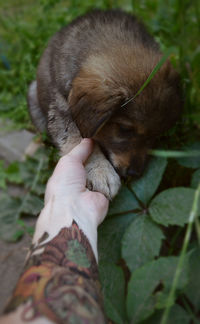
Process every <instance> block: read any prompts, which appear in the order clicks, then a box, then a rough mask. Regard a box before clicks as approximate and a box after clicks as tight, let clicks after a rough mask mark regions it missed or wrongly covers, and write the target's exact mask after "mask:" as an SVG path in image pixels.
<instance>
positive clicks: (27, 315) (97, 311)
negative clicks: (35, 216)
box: [3, 209, 105, 324]
mask: <svg viewBox="0 0 200 324" xmlns="http://www.w3.org/2000/svg"><path fill="white" fill-rule="evenodd" d="M45 213H46V209H44V210H43V215H41V217H40V219H39V222H40V224H39V227H38V229H37V227H36V233H35V237H34V245H33V246H32V248H31V250H30V254H29V257H28V259H27V262H26V265H25V269H24V272H23V274H22V276H21V277H20V280H19V282H18V284H17V287H16V289H15V291H14V294H13V296H12V298H11V300H10V302H9V304H8V306H7V308H6V310H5V314H8V315H9V316H8V317H7V323H9V322H8V320H9V317H10V319H11V318H12V317H13V315H14V317H15V321H14V320H11V322H12V323H13V322H15V323H24V322H29V321H30V322H31V323H38V324H39V323H52V322H53V323H105V318H104V313H103V308H102V299H101V292H100V284H99V281H98V269H97V262H96V259H95V255H94V252H93V250H92V248H91V244H90V241H89V240H88V237H87V236H88V235H89V236H90V234H88V233H87V236H86V235H85V234H84V233H83V231H82V230H81V229H80V227H84V225H81V224H80V225H79V224H77V222H75V220H74V217H71V218H70V217H69V215H68V217H67V218H65V220H66V221H65V223H64V222H62V224H63V223H64V224H65V225H64V226H63V227H61V228H59V226H58V225H59V224H58V223H59V215H58V219H57V221H58V223H56V224H57V225H55V226H54V228H53V227H52V224H51V222H49V224H51V230H50V228H49V230H48V231H45V230H44V229H45V227H46V226H47V228H48V227H49V226H50V225H49V224H48V223H47V224H45V220H46V221H47V219H46V217H47V216H45V215H44V214H45ZM48 217H50V214H49V216H48ZM49 221H50V220H49ZM70 222H71V223H70ZM67 225H68V226H67ZM60 226H61V223H60ZM41 229H42V230H41ZM56 230H57V231H58V232H57V234H55V233H56V232H55V231H56ZM94 231H96V229H94V228H93V237H90V239H92V240H93V241H94V237H95V235H96V234H95V233H94ZM53 233H54V234H55V235H54V234H53ZM40 234H41V236H40V237H39V235H40ZM93 244H94V243H93ZM16 318H18V319H19V322H17V321H16ZM20 321H21V322H20ZM3 323H6V320H4V322H3Z"/></svg>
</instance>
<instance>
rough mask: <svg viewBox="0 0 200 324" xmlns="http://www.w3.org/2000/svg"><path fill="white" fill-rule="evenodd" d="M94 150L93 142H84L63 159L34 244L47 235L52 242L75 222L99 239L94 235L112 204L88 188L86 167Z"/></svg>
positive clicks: (52, 181) (49, 190)
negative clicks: (61, 230) (62, 229)
mask: <svg viewBox="0 0 200 324" xmlns="http://www.w3.org/2000/svg"><path fill="white" fill-rule="evenodd" d="M92 147H93V144H92V140H90V139H83V140H82V142H81V143H80V144H79V145H77V146H76V147H75V148H74V149H73V150H72V151H71V152H70V153H68V154H67V155H65V156H63V157H62V158H60V160H59V162H58V164H57V166H56V168H55V170H54V172H53V175H52V176H51V178H50V179H49V181H48V184H47V188H46V193H45V207H44V209H43V211H42V213H41V214H40V217H39V219H38V222H37V226H36V232H35V235H34V239H33V241H34V242H36V241H37V240H39V238H40V237H41V236H42V233H44V232H47V233H48V234H49V238H48V240H49V239H51V238H52V237H54V236H55V235H57V234H58V232H59V231H60V229H61V228H63V227H69V226H71V224H72V221H73V220H74V221H75V222H76V223H77V224H78V225H79V227H80V228H81V229H82V230H83V231H84V233H85V234H86V236H87V237H88V238H89V239H90V238H91V237H93V239H92V241H94V240H95V239H96V238H95V237H94V232H96V229H97V226H98V225H99V224H100V223H101V222H102V221H103V220H104V218H105V216H106V213H107V210H108V200H107V199H106V197H105V196H104V195H103V194H101V193H99V192H93V191H89V190H88V189H87V188H86V172H85V168H84V165H83V163H84V162H85V161H86V160H87V158H88V157H89V155H90V154H91V152H92ZM95 235H96V234H95ZM90 241H91V239H90ZM91 244H92V243H91ZM92 245H93V244H92Z"/></svg>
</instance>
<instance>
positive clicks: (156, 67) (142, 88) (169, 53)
mask: <svg viewBox="0 0 200 324" xmlns="http://www.w3.org/2000/svg"><path fill="white" fill-rule="evenodd" d="M174 52H175V48H174V47H170V48H168V50H167V51H166V52H165V54H164V55H163V56H162V58H161V60H160V61H159V62H158V64H156V66H155V68H154V69H153V71H152V72H151V73H150V74H149V76H148V78H147V79H146V81H145V82H144V83H143V85H142V86H141V88H140V89H139V90H138V91H137V92H136V94H135V95H134V96H133V97H131V98H130V99H128V100H127V101H126V102H125V103H124V104H123V105H121V107H124V106H126V105H127V104H128V103H129V102H131V101H132V100H134V99H135V98H136V97H137V96H138V95H139V94H140V93H141V92H142V91H143V90H144V88H146V86H147V85H148V84H149V82H150V81H151V79H152V78H153V77H154V75H155V74H156V73H157V72H158V70H159V69H160V68H161V66H162V65H163V64H164V63H165V62H166V60H167V59H168V57H169V56H170V55H171V54H172V53H174Z"/></svg>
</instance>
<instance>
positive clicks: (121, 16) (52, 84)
mask: <svg viewBox="0 0 200 324" xmlns="http://www.w3.org/2000/svg"><path fill="white" fill-rule="evenodd" d="M161 56H162V55H161V52H160V50H159V46H158V44H157V43H156V42H155V40H154V39H153V38H152V37H151V36H150V35H149V34H148V33H147V31H146V30H145V28H144V26H143V25H142V24H141V23H140V22H138V20H137V19H136V18H135V17H134V16H131V15H129V14H126V13H124V12H122V11H118V10H111V11H93V12H91V13H88V14H87V15H85V16H83V17H79V18H78V19H76V20H75V21H73V22H72V23H71V24H69V25H68V26H66V27H64V28H63V29H61V30H60V31H59V32H58V33H56V34H55V35H54V36H53V37H52V39H51V40H50V42H49V44H48V47H47V48H46V50H45V51H44V54H43V55H42V58H41V60H40V63H39V67H38V70H37V80H36V81H34V82H33V83H32V84H31V86H30V88H29V94H28V103H29V110H30V114H31V116H32V120H33V122H34V124H35V125H36V127H37V128H38V129H39V130H40V131H42V130H44V129H46V128H47V129H48V132H49V134H50V136H51V138H52V140H53V142H54V143H55V145H56V146H58V147H59V149H60V150H61V152H62V154H66V153H67V152H68V151H69V150H70V149H71V148H72V147H73V146H74V145H76V144H77V143H79V142H80V139H81V137H92V138H94V139H95V141H96V143H97V146H96V149H95V152H94V153H93V155H92V157H91V158H90V160H89V161H88V163H87V166H86V169H87V172H88V186H89V188H91V189H93V190H99V191H101V192H102V193H104V194H105V195H106V196H107V197H108V198H109V199H111V198H113V197H114V196H115V194H116V193H117V191H118V189H119V186H120V179H119V176H118V174H119V175H120V176H123V177H126V176H139V175H141V173H142V171H143V169H144V167H145V164H146V160H147V158H146V157H147V152H148V150H149V149H150V148H152V146H153V145H154V143H155V140H156V138H157V137H158V136H159V135H161V134H162V133H163V132H164V131H166V130H167V129H169V128H170V127H171V126H173V124H174V123H175V121H176V120H177V118H178V116H179V114H180V108H181V101H180V91H179V77H178V74H177V72H176V71H175V70H174V69H173V67H172V65H171V63H170V62H169V61H167V62H166V63H165V64H164V65H163V66H162V68H161V69H160V70H159V71H158V73H157V74H156V75H155V76H154V78H153V79H152V80H151V82H150V83H149V85H148V86H147V87H146V88H145V89H144V91H143V92H142V93H141V94H140V95H139V96H138V97H136V98H135V100H134V101H131V102H129V103H128V104H127V105H125V106H123V104H124V103H125V102H126V101H127V100H128V99H129V98H131V97H133V96H134V94H135V93H136V92H137V91H138V90H139V88H140V87H141V86H142V84H143V83H144V81H145V80H146V79H147V77H148V76H149V74H150V73H151V71H152V70H153V68H154V67H155V65H156V64H157V63H158V61H159V60H160V58H161ZM102 152H103V153H102ZM105 156H106V157H105Z"/></svg>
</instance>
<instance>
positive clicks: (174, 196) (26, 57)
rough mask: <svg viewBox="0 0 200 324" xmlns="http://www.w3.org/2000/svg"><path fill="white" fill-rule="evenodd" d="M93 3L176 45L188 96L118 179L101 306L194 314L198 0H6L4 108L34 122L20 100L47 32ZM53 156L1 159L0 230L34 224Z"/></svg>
mask: <svg viewBox="0 0 200 324" xmlns="http://www.w3.org/2000/svg"><path fill="white" fill-rule="evenodd" d="M94 7H95V8H101V9H108V8H115V7H120V8H122V9H124V10H127V11H129V12H131V13H134V14H136V15H138V16H139V17H141V19H142V20H143V21H144V23H145V24H146V27H147V29H149V30H150V31H151V32H152V34H153V35H154V36H155V37H156V39H157V41H158V42H159V43H160V46H161V49H162V50H163V52H164V53H166V52H168V51H169V49H170V51H171V48H173V54H172V55H171V61H172V63H173V64H174V66H175V67H176V68H177V69H178V71H179V72H180V76H181V80H182V91H183V97H184V111H183V119H182V121H181V123H180V124H179V125H178V126H177V127H176V128H175V129H173V130H171V131H170V133H169V134H170V135H171V136H170V137H168V139H167V144H165V149H164V150H154V151H153V152H151V154H153V155H154V157H153V159H152V160H151V162H150V164H149V166H148V169H147V170H146V172H145V174H144V176H143V177H142V178H141V179H139V180H137V181H134V182H132V183H130V184H128V185H125V184H124V185H123V186H122V188H121V190H120V193H119V195H118V196H117V197H116V198H115V200H114V201H113V202H112V204H111V205H110V209H109V213H108V216H107V218H106V220H105V221H104V223H103V224H102V225H101V226H100V228H99V270H100V278H101V282H102V290H103V294H104V303H105V310H106V313H107V316H108V318H109V319H111V320H112V321H113V322H114V323H122V324H125V323H142V324H157V323H159V324H160V323H162V324H166V323H169V324H171V323H177V324H179V323H180V324H186V323H191V322H192V323H195V324H196V323H198V322H199V316H200V303H199V300H200V296H199V289H198V287H199V284H200V283H199V271H200V250H199V243H200V225H199V218H198V216H199V214H200V212H199V198H198V197H199V183H200V159H199V156H200V142H199V135H198V134H199V129H200V112H199V106H200V92H199V84H200V74H199V65H200V46H199V30H200V18H199V17H200V5H199V2H198V1H197V0H191V1H186V0H184V1H179V0H166V1H162V0H158V1H156V0H148V1H147V0H143V1H140V0H134V1H132V0H125V1H124V0H123V1H122V0H117V1H114V0H97V1H95V2H94V1H92V0H87V1H80V0H67V1H64V0H60V1H57V0H39V1H38V2H37V3H36V2H35V1H33V0H30V1H28V2H27V1H25V0H19V1H15V0H8V1H6V2H3V3H2V4H1V5H0V9H1V24H0V32H1V37H0V68H1V74H0V114H1V118H10V119H12V120H13V121H14V122H15V126H16V128H23V127H25V128H29V129H31V128H32V125H31V122H30V119H29V116H28V112H27V107H26V94H27V87H28V84H29V83H30V82H31V81H32V80H33V79H34V78H35V71H36V66H37V64H38V61H39V58H40V56H41V53H42V51H43V49H44V48H45V46H46V43H47V41H48V39H49V38H50V37H51V35H53V34H54V33H55V32H56V31H57V30H58V29H60V27H61V26H63V25H65V24H67V23H68V22H70V21H71V20H72V19H74V18H75V17H76V16H78V15H80V14H84V13H85V12H87V11H88V10H90V9H92V8H94ZM150 77H151V76H150ZM139 91H140V89H139ZM164 139H165V137H164ZM188 143H190V144H188ZM191 143H192V144H191ZM180 148H181V151H180ZM174 149H176V151H175V150H174ZM172 157H173V158H174V159H173V160H172V159H171V158H172ZM55 158H56V153H55V151H54V150H52V149H49V148H43V149H41V150H40V151H39V152H38V153H37V154H36V155H35V156H34V157H33V158H28V159H27V160H26V161H25V162H15V163H12V164H11V165H9V166H8V167H5V165H4V163H3V161H0V187H1V193H0V205H1V212H0V236H1V237H3V238H4V239H5V240H17V239H19V238H20V237H21V236H22V235H23V233H24V232H29V233H31V232H32V229H31V228H29V227H28V226H27V225H26V222H25V218H26V216H27V215H37V214H38V213H39V211H40V209H41V208H42V204H43V194H44V190H45V184H46V181H47V179H48V177H49V175H50V174H51V170H52V167H53V166H54V161H55ZM167 158H168V161H167ZM10 184H14V185H16V186H20V187H21V188H22V189H23V194H21V195H19V196H17V197H13V196H11V195H10V194H9V191H8V187H9V185H10ZM194 199H195V201H194ZM193 225H194V226H193ZM179 255H180V256H179Z"/></svg>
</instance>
